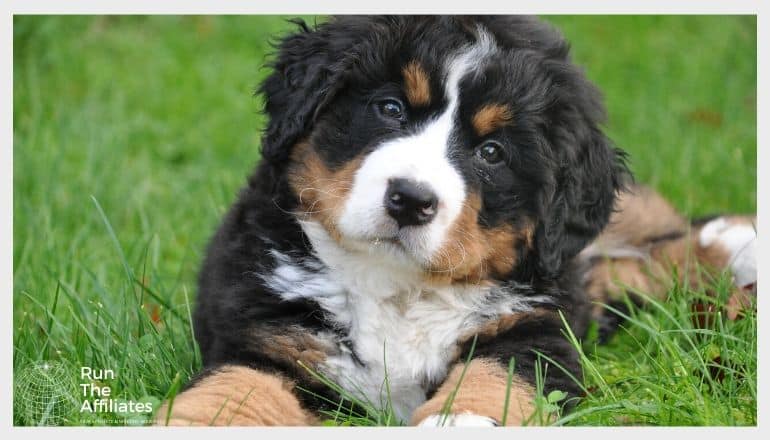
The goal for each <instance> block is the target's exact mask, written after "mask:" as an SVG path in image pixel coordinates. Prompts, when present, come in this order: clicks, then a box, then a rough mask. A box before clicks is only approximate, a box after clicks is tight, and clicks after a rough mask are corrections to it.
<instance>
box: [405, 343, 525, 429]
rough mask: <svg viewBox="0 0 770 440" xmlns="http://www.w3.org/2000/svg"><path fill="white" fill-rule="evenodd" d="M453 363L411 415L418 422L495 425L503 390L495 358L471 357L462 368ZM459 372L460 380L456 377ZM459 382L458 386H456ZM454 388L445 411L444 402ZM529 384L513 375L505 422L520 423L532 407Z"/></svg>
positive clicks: (504, 376)
mask: <svg viewBox="0 0 770 440" xmlns="http://www.w3.org/2000/svg"><path fill="white" fill-rule="evenodd" d="M464 368H465V365H464V364H458V365H455V367H454V368H453V369H452V371H451V372H450V373H449V376H447V378H446V380H445V381H444V383H443V384H441V386H440V387H439V389H438V390H437V391H436V393H435V395H434V396H433V397H432V398H431V399H430V400H428V401H427V402H425V403H424V404H423V405H422V406H420V407H419V408H417V410H416V411H415V412H414V414H413V415H412V424H415V425H420V426H498V425H500V424H501V423H502V416H503V412H504V404H505V396H506V390H507V381H508V377H507V371H506V370H505V369H504V368H503V367H502V365H501V364H500V363H499V362H498V361H497V360H495V359H489V358H477V359H473V360H472V361H471V362H470V364H468V367H467V369H465V375H463V374H462V373H463V369H464ZM461 376H462V381H461V380H460V378H461ZM458 383H459V388H458ZM455 390H457V392H456V394H455V395H454V400H453V401H452V406H451V409H450V410H449V414H448V415H446V416H444V415H442V410H443V408H444V405H445V402H447V400H448V399H449V398H450V396H451V395H452V393H454V392H455ZM534 395H535V390H534V388H533V387H532V385H530V384H528V383H526V381H524V380H522V379H521V378H519V377H517V376H515V375H514V377H513V381H512V383H511V388H510V398H509V404H508V414H507V417H506V420H505V424H506V425H521V424H522V422H523V421H524V420H526V419H527V418H528V417H529V416H530V415H531V414H532V413H533V411H534V407H533V404H532V398H533V397H534Z"/></svg>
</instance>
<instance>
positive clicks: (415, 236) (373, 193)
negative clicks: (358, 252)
mask: <svg viewBox="0 0 770 440" xmlns="http://www.w3.org/2000/svg"><path fill="white" fill-rule="evenodd" d="M494 50H495V45H494V42H493V41H492V39H491V37H490V36H489V35H488V34H487V33H486V32H484V31H483V30H482V29H480V28H479V32H478V41H477V42H476V43H475V44H473V45H471V46H469V47H465V48H463V49H461V50H460V51H459V52H458V54H457V55H456V56H455V57H453V58H452V59H451V60H450V62H449V63H447V65H446V82H445V94H446V97H447V100H448V104H447V107H446V109H445V110H444V111H443V113H441V114H440V115H439V117H438V118H436V119H433V120H431V121H429V122H428V123H427V124H425V125H424V126H423V127H422V128H421V129H420V130H419V131H418V132H417V133H415V134H412V135H409V136H405V137H401V138H397V139H392V140H389V141H387V142H385V143H383V144H382V145H380V146H378V147H377V148H376V149H375V151H374V152H372V153H371V154H369V155H368V156H367V157H366V159H365V160H364V162H363V163H362V165H361V167H360V168H359V169H358V171H357V172H356V175H355V177H354V179H353V188H352V190H351V192H350V194H349V196H348V199H347V200H346V202H345V206H344V209H343V213H342V215H341V217H340V220H339V224H338V228H339V231H340V232H341V233H342V235H343V236H344V237H345V238H348V239H353V240H376V239H380V238H386V239H390V238H398V239H400V241H401V243H402V244H403V245H404V247H405V248H406V249H407V250H408V251H409V253H410V254H411V255H412V256H413V257H415V258H416V259H417V260H418V261H419V262H421V263H426V262H428V261H430V259H431V257H432V256H433V254H434V253H435V252H436V251H438V250H439V249H440V248H441V247H442V246H443V244H444V240H445V238H446V236H447V232H448V230H449V229H450V227H451V226H452V224H453V222H454V221H455V219H456V218H457V216H458V215H459V214H460V211H461V210H462V207H463V204H464V202H465V198H466V190H465V183H464V181H463V178H462V176H461V175H460V172H459V171H458V170H457V169H456V168H455V166H454V165H452V163H451V162H450V160H449V157H448V156H449V152H448V148H449V146H450V144H451V136H452V133H453V132H454V130H455V124H456V120H457V113H458V112H457V109H458V107H459V104H460V103H459V94H460V93H459V84H460V81H461V80H462V79H463V78H464V77H466V76H467V75H468V74H473V72H474V71H475V70H477V69H478V67H479V66H480V65H481V63H483V61H484V59H485V58H486V57H488V56H489V55H490V54H491V53H492V52H494ZM393 178H403V179H410V180H413V181H415V182H419V183H421V184H423V185H426V186H429V187H430V188H431V189H432V190H433V191H434V192H435V193H436V196H437V198H438V209H437V213H436V217H435V218H434V219H433V220H432V221H431V222H430V223H429V224H427V225H424V226H419V227H406V228H402V229H400V230H399V228H398V226H397V224H396V222H395V221H394V220H393V219H391V218H390V217H389V216H388V214H387V211H386V210H385V206H384V197H385V192H386V190H387V186H388V181H389V180H390V179H393Z"/></svg>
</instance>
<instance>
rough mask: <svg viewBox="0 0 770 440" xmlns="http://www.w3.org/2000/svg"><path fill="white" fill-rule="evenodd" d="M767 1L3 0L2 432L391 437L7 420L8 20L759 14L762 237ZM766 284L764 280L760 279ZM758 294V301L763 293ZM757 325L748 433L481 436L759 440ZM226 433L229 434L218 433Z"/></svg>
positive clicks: (492, 433) (377, 432)
mask: <svg viewBox="0 0 770 440" xmlns="http://www.w3.org/2000/svg"><path fill="white" fill-rule="evenodd" d="M765 3H767V1H766V0H646V1H645V0H548V1H546V0H540V1H538V0H516V1H515V3H514V1H512V0H508V1H503V0H499V1H489V0H475V1H473V2H467V3H466V2H463V3H454V4H450V3H448V2H446V1H443V2H442V1H440V0H430V1H423V2H419V3H418V2H417V1H415V0H391V1H389V2H381V3H377V4H364V3H363V2H361V1H360V0H358V1H352V0H325V1H324V2H323V3H319V2H318V1H312V0H299V1H292V2H291V3H287V2H286V0H284V1H280V0H274V1H271V2H263V1H259V0H222V1H219V2H214V1H203V0H189V1H184V2H183V1H178V0H165V1H164V0H155V1H153V0H111V1H106V0H101V1H100V0H4V1H0V29H2V32H0V59H1V60H2V67H0V97H3V98H2V99H1V100H0V101H1V102H2V103H1V104H0V114H1V115H2V118H1V119H0V131H1V132H2V135H1V136H2V139H4V141H5V142H3V143H1V144H0V292H4V293H5V294H6V296H5V297H6V301H7V302H6V304H4V305H3V306H0V327H1V328H0V332H1V334H2V340H4V341H6V343H4V344H2V345H1V346H2V347H3V351H2V353H0V359H2V362H1V363H0V384H1V385H0V396H2V397H1V398H0V424H1V425H2V432H5V433H6V434H8V435H13V436H14V437H16V436H25V437H26V436H37V435H40V436H51V435H55V436H60V435H65V436H72V437H77V438H82V437H84V436H88V435H100V436H101V435H109V436H114V437H115V438H134V437H136V436H137V435H139V436H144V435H148V434H149V435H158V436H160V435H172V436H173V435H185V436H189V435H192V436H194V437H198V436H200V437H210V436H213V435H223V434H224V435H227V436H228V440H229V438H230V437H233V438H236V437H237V438H249V439H252V440H253V439H254V437H255V436H258V437H263V436H268V437H272V436H273V435H274V436H276V437H278V436H282V437H283V436H294V435H306V436H308V435H309V436H313V437H314V438H315V437H319V436H320V437H325V438H335V439H339V438H352V437H355V438H358V437H360V436H366V437H373V438H389V437H391V436H392V435H393V431H392V429H388V428H345V429H329V428H148V427H143V428H132V427H105V428H88V427H83V428H25V427H13V426H12V423H13V419H12V399H11V398H10V396H12V383H13V378H12V375H13V369H12V354H13V353H12V347H13V343H12V340H13V331H12V330H13V329H12V325H13V319H12V308H13V294H12V292H13V288H12V280H13V267H12V266H13V235H12V234H13V223H12V215H13V203H12V197H13V188H12V185H13V123H12V115H13V54H12V52H13V15H14V14H97V15H98V14H182V15H186V14H255V15H256V14H303V15H304V14H308V13H310V14H319V15H324V14H330V13H345V14H351V13H413V14H419V13H429V14H436V13H444V14H460V13H483V14H497V13H514V14H524V13H531V14H539V15H551V14H748V15H757V28H758V29H757V30H758V33H757V62H758V64H757V71H758V74H757V122H758V124H757V155H758V157H757V159H758V160H757V167H758V169H757V215H758V225H757V227H758V229H759V230H762V231H766V230H769V229H768V227H769V226H770V224H768V215H770V213H768V212H767V205H766V204H765V203H764V200H765V199H764V197H765V196H766V195H767V194H766V190H765V189H764V188H770V181H769V180H770V174H768V173H770V170H768V164H769V163H770V162H768V160H770V156H768V152H767V147H768V145H767V141H766V128H765V126H764V125H763V124H762V123H761V121H762V120H765V119H764V117H766V115H767V111H766V107H767V102H768V99H767V98H768V88H767V86H766V84H767V80H766V79H765V78H764V77H763V73H766V72H767V58H768V56H767V53H766V52H763V49H766V48H767V42H768V28H769V27H770V19H768V15H767V13H765V12H764V11H761V10H762V9H765V8H766V7H767V6H766V5H765ZM761 237H762V235H760V239H759V254H758V259H759V261H758V264H759V269H758V272H759V273H758V278H759V280H758V285H761V286H764V285H765V281H766V280H765V278H766V277H765V275H764V274H765V270H767V269H770V267H769V266H768V258H766V257H768V256H770V255H769V252H770V251H768V245H767V243H765V242H764V240H763V239H762V238H761ZM767 282H770V278H768V279H767ZM760 296H761V295H760ZM758 302H759V304H758V307H759V312H758V313H759V315H760V316H762V317H763V316H764V315H765V313H766V312H767V309H768V307H767V306H766V305H765V304H766V303H767V301H766V300H764V299H763V298H759V300H758ZM764 329H765V325H764V319H763V318H760V319H759V322H758V338H759V341H758V359H757V362H758V367H757V368H758V379H757V386H758V396H759V397H758V400H759V401H758V402H757V423H758V426H757V427H755V428H752V427H749V428H714V427H698V428H659V427H640V428H582V427H573V428H522V429H525V430H526V431H517V432H515V433H514V432H511V431H509V430H508V429H495V430H485V431H483V432H484V436H487V437H498V438H501V437H506V438H510V437H511V436H512V435H521V434H523V435H527V436H537V437H541V436H544V435H545V436H548V437H551V436H553V437H557V436H558V437H565V436H569V437H570V438H572V437H573V436H576V435H577V436H578V437H589V436H590V437H591V438H596V437H603V438H604V437H613V438H615V437H616V436H618V435H623V436H629V437H635V438H645V439H646V438H647V437H650V436H660V435H665V436H668V435H671V436H686V435H691V436H698V437H700V436H703V435H707V436H711V435H714V436H727V435H731V434H737V435H740V436H741V437H742V438H743V437H751V438H758V437H760V435H761V431H762V430H763V429H762V428H763V421H764V419H765V417H763V409H764V408H765V405H763V403H764V402H765V398H766V397H767V396H768V381H767V380H766V379H765V376H764V373H765V370H764V369H763V367H762V366H763V365H764V359H765V353H768V351H767V349H766V348H767V339H766V338H765V337H764V333H765V331H764ZM395 429H398V433H399V435H408V436H412V435H414V436H418V435H419V436H425V435H433V434H438V433H436V432H426V431H418V430H416V429H412V428H395ZM469 429H470V428H464V429H463V428H460V429H457V428H456V429H453V430H443V431H442V432H441V433H440V434H439V435H441V436H442V437H456V438H466V437H468V436H469V435H477V434H478V433H479V431H470V430H469ZM223 430H226V431H225V432H226V434H225V432H223Z"/></svg>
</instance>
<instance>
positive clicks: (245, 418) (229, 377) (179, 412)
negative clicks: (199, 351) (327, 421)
mask: <svg viewBox="0 0 770 440" xmlns="http://www.w3.org/2000/svg"><path fill="white" fill-rule="evenodd" d="M169 407H170V409H171V415H168V412H169ZM167 420H168V423H166V421H167ZM155 424H156V425H161V426H163V425H166V424H168V425H169V426H227V425H233V426H247V425H248V426H302V425H314V424H316V420H315V417H314V416H313V415H312V414H310V413H308V412H307V411H306V410H305V409H303V408H302V407H301V406H300V403H299V400H298V399H297V397H296V396H295V395H294V393H293V392H292V386H291V383H290V382H288V381H286V380H285V379H283V378H282V377H280V376H277V375H274V374H268V373H264V372H261V371H258V370H255V369H252V368H249V367H245V366H235V365H227V366H224V367H221V368H218V369H216V370H214V371H212V372H210V373H208V374H206V375H205V376H204V377H202V378H201V379H199V381H198V382H197V383H196V384H195V385H193V386H192V387H191V388H189V389H187V390H186V391H184V392H183V393H181V394H179V395H178V396H176V398H175V399H174V400H173V402H172V404H171V405H169V403H168V402H167V403H165V404H164V405H163V406H162V407H161V408H160V410H159V411H158V414H157V415H156V418H155Z"/></svg>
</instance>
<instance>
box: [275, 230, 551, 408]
mask: <svg viewBox="0 0 770 440" xmlns="http://www.w3.org/2000/svg"><path fill="white" fill-rule="evenodd" d="M301 224H302V228H303V230H304V231H305V233H306V234H307V236H308V238H309V239H310V241H311V243H312V244H313V248H314V250H315V253H316V256H317V257H318V258H319V259H320V260H321V261H322V263H323V264H322V265H318V263H317V262H315V265H316V266H314V267H310V266H308V263H307V262H304V264H301V262H297V261H293V260H292V259H291V258H290V257H289V256H287V255H284V254H280V253H278V252H275V253H274V254H273V255H274V256H275V257H276V259H277V260H278V263H279V265H278V267H277V268H276V270H275V271H274V272H273V273H272V274H270V275H269V276H266V277H265V281H266V282H267V284H268V285H269V286H270V287H271V288H272V289H273V290H275V291H276V292H277V293H279V294H280V295H281V296H282V297H284V298H285V299H287V300H291V299H298V298H304V299H313V300H315V301H316V302H317V303H318V304H319V305H320V306H321V308H323V309H324V310H325V311H326V313H327V319H329V320H331V321H332V322H333V323H334V324H336V325H337V326H339V327H340V328H342V329H344V332H343V333H346V334H347V337H346V340H347V341H346V342H347V343H348V344H349V345H350V346H352V348H353V351H354V353H351V352H350V351H349V350H346V351H344V352H343V354H342V355H339V356H334V357H330V358H327V360H326V362H325V364H324V365H323V367H322V371H321V372H322V373H323V374H324V375H326V376H327V377H328V378H329V379H331V380H333V381H335V382H336V383H337V384H339V385H341V386H342V387H343V388H345V389H346V390H348V391H349V392H350V393H352V394H354V395H356V396H357V397H358V398H360V399H364V400H366V401H368V402H369V403H370V404H371V405H372V406H375V407H379V408H383V407H385V405H386V402H387V400H386V399H387V396H388V394H389V395H390V404H391V405H392V407H393V409H394V411H395V413H396V415H397V416H399V417H401V418H402V420H408V418H409V415H410V414H411V412H412V411H413V410H414V409H415V408H416V407H417V406H418V405H419V404H420V403H422V402H423V401H424V400H425V392H426V389H427V387H428V386H430V385H431V384H435V383H438V382H439V381H441V380H442V379H443V378H444V376H445V375H446V373H447V370H448V367H449V363H450V362H451V361H452V356H453V354H454V350H455V347H456V343H457V341H458V339H460V338H461V337H462V336H464V335H467V334H469V333H471V332H472V331H473V329H474V328H476V327H477V326H479V325H480V324H482V323H483V322H485V321H486V320H489V319H494V318H495V317H497V316H501V315H504V314H509V313H514V312H518V311H525V310H530V309H531V306H530V303H531V302H532V301H533V300H534V301H537V300H538V299H540V300H542V298H533V297H523V296H519V295H514V294H511V295H499V294H495V293H494V292H493V291H492V288H491V287H488V286H479V285H459V286H444V287H435V286H430V285H426V284H425V283H424V282H423V281H422V279H423V278H422V276H421V275H422V273H421V269H420V268H419V267H416V266H415V264H414V263H413V262H410V261H409V259H408V258H404V257H403V256H401V258H394V255H392V254H391V252H398V251H397V250H396V249H390V248H384V249H382V248H378V245H372V249H371V251H370V252H351V251H349V250H346V249H343V248H342V247H341V246H340V245H338V244H337V243H336V242H335V241H334V240H333V239H332V238H331V237H329V235H328V234H327V233H326V231H325V230H324V229H323V227H322V226H320V225H319V224H317V223H315V222H301ZM386 246H392V245H386ZM395 257H398V256H395ZM340 342H342V341H340ZM356 357H357V358H358V360H360V362H358V361H357V360H356ZM386 375H387V385H386V381H385V379H386Z"/></svg>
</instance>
